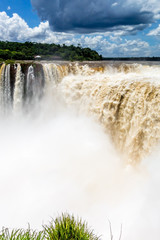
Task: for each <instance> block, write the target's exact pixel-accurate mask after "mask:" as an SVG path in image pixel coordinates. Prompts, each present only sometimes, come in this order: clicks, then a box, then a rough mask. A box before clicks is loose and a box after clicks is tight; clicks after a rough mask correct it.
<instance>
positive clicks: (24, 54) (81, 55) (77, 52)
mask: <svg viewBox="0 0 160 240" xmlns="http://www.w3.org/2000/svg"><path fill="white" fill-rule="evenodd" d="M37 55H39V56H40V57H41V59H48V60H53V59H59V60H69V61H75V60H77V61H93V60H94V61H97V60H102V56H101V55H99V54H98V53H97V52H96V51H94V50H91V49H90V48H82V47H81V46H80V45H78V46H77V47H76V46H73V45H70V46H66V45H65V44H63V45H60V44H54V43H51V44H48V43H36V42H25V43H19V42H8V41H0V58H1V60H8V59H10V60H33V59H35V57H36V56H37Z"/></svg>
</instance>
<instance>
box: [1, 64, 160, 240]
mask: <svg viewBox="0 0 160 240" xmlns="http://www.w3.org/2000/svg"><path fill="white" fill-rule="evenodd" d="M159 74H160V65H158V64H157V65H151V64H150V65H149V64H148V65H147V64H133V63H132V64H124V63H120V62H118V63H112V64H111V63H110V64H109V63H105V62H101V63H87V64H83V63H79V64H78V63H67V62H65V63H63V62H62V63H58V64H57V63H31V64H30V63H21V64H20V63H17V64H14V65H5V64H3V65H1V67H0V108H1V112H2V114H3V113H4V115H5V116H6V115H9V111H10V112H11V113H12V114H10V118H8V119H7V118H5V117H3V118H2V119H1V118H0V131H1V135H0V146H1V159H2V160H1V175H0V192H1V198H0V212H1V216H2V218H1V219H2V220H0V226H5V227H11V228H12V227H14V228H17V227H25V224H27V223H28V222H29V223H30V224H31V227H34V226H35V227H36V228H37V227H39V226H40V225H41V224H42V223H44V221H48V220H49V217H50V216H52V217H54V216H55V215H57V212H58V213H61V211H69V212H71V213H73V214H75V215H79V216H80V217H82V218H84V219H85V220H87V221H88V222H89V224H91V225H92V226H93V227H94V228H95V231H96V232H98V234H102V239H106V236H107V235H108V238H109V228H108V225H107V219H109V220H110V222H111V223H112V226H113V234H114V235H115V237H117V238H118V235H119V227H120V225H121V223H122V224H123V235H122V236H123V238H122V239H124V240H128V239H130V240H133V239H136V240H143V239H145V240H150V239H151V238H153V239H154V240H159V235H160V230H159V219H160V214H159V210H160V204H159V202H160V191H159V189H160V177H159V159H158V158H159V156H160V152H159V150H158V145H159V139H160V117H159V116H160V108H159V102H160V82H159ZM35 105H38V108H37V109H35ZM5 109H9V111H8V110H7V111H5ZM32 109H33V110H32ZM33 112H34V114H33ZM15 113H16V114H15ZM17 113H20V114H17ZM15 116H16V117H15ZM28 116H29V118H28ZM135 165H136V166H135Z"/></svg>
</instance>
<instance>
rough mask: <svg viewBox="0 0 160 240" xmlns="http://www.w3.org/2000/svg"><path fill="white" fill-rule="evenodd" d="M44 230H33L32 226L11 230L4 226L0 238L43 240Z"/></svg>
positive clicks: (6, 239)
mask: <svg viewBox="0 0 160 240" xmlns="http://www.w3.org/2000/svg"><path fill="white" fill-rule="evenodd" d="M43 239H44V231H40V232H37V231H32V230H31V229H30V228H28V229H27V230H23V229H17V230H12V231H9V229H8V228H6V229H5V228H3V229H2V232H1V233H0V240H43Z"/></svg>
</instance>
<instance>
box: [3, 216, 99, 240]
mask: <svg viewBox="0 0 160 240" xmlns="http://www.w3.org/2000/svg"><path fill="white" fill-rule="evenodd" d="M98 239H99V238H98V237H96V236H95V235H94V234H93V232H92V231H90V230H89V229H88V228H87V224H86V223H85V222H84V223H83V222H82V221H81V220H79V219H77V220H75V218H74V216H71V215H69V214H62V216H61V217H58V218H56V219H55V220H53V222H51V223H50V225H49V226H47V225H46V226H44V227H43V230H42V231H39V232H38V231H33V230H31V229H30V227H28V229H27V230H23V229H16V230H12V231H10V230H9V229H8V228H3V229H2V231H1V232H0V240H98Z"/></svg>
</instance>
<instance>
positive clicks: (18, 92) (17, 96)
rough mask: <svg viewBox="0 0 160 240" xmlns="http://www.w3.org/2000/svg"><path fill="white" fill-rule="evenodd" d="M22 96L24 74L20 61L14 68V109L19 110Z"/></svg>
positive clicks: (21, 104)
mask: <svg viewBox="0 0 160 240" xmlns="http://www.w3.org/2000/svg"><path fill="white" fill-rule="evenodd" d="M23 96H24V74H23V73H22V71H21V65H20V63H18V64H17V69H16V77H15V87H14V97H13V106H14V110H15V111H20V110H21V109H22V106H23Z"/></svg>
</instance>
